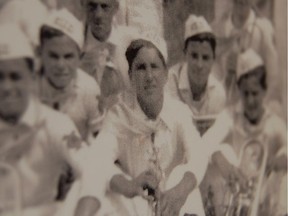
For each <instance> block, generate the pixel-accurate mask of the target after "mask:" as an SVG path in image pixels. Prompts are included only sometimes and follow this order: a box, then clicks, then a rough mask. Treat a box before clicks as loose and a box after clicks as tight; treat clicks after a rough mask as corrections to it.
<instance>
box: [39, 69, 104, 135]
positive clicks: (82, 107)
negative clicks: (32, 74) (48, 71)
mask: <svg viewBox="0 0 288 216" xmlns="http://www.w3.org/2000/svg"><path fill="white" fill-rule="evenodd" d="M38 85H39V94H40V97H41V100H42V102H43V103H45V104H47V105H49V106H50V107H52V108H54V109H56V110H59V111H61V112H63V113H65V114H67V115H68V116H69V117H70V118H71V119H72V120H73V121H74V123H75V125H76V126H77V128H78V130H79V132H80V134H81V135H82V137H83V138H84V139H85V140H86V139H87V138H88V137H89V135H90V134H91V133H94V132H97V131H98V130H99V129H100V125H101V119H102V116H101V114H100V112H99V108H98V97H99V95H100V89H99V85H98V84H97V83H96V82H95V80H94V79H93V78H92V77H90V76H89V75H88V74H86V73H85V72H83V71H82V70H80V69H78V70H77V72H76V77H75V79H74V80H73V81H72V82H71V83H70V85H69V86H68V87H67V88H65V89H63V90H57V89H55V88H54V87H52V85H51V84H50V83H49V81H48V80H47V78H46V77H45V76H43V77H40V79H39V83H38Z"/></svg>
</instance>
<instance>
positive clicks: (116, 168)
mask: <svg viewBox="0 0 288 216" xmlns="http://www.w3.org/2000/svg"><path fill="white" fill-rule="evenodd" d="M161 51H162V49H161ZM161 51H160V50H159V49H158V48H157V47H156V46H155V45H154V44H153V43H151V42H150V41H147V40H141V39H139V40H135V41H133V42H132V43H131V44H130V46H129V47H128V49H127V51H126V58H127V61H128V64H129V76H130V79H131V85H132V86H133V91H132V92H129V93H127V94H125V96H123V98H122V100H121V102H119V103H118V104H117V105H116V106H114V107H113V108H111V109H110V111H109V113H108V115H107V118H106V119H105V123H104V128H103V130H102V131H101V132H100V134H99V136H98V137H97V139H96V141H95V143H94V144H93V145H92V148H93V149H94V150H93V152H94V153H93V155H94V160H95V161H94V162H93V164H94V165H93V166H94V169H95V176H96V173H99V174H98V175H97V176H98V177H99V176H100V178H101V179H99V178H98V184H95V187H94V192H95V194H97V197H101V198H100V200H101V204H102V205H101V208H100V212H101V213H100V212H99V215H104V214H105V213H106V214H108V213H109V215H123V216H124V215H125V216H128V215H131V216H132V215H133V216H134V215H143V214H145V215H154V214H155V213H156V212H157V213H156V214H157V215H165V216H169V215H184V214H185V213H188V215H189V214H198V215H204V212H203V208H202V203H201V198H200V194H199V192H198V189H197V184H198V183H199V182H200V181H201V179H202V177H203V175H204V172H205V168H206V164H207V157H206V156H205V153H204V152H203V151H201V148H202V147H201V144H200V142H201V140H200V137H199V134H198V133H197V131H196V129H195V127H194V126H193V124H192V121H191V120H190V118H189V116H190V115H191V114H190V111H189V109H188V108H187V107H186V105H184V104H183V103H181V102H179V101H177V100H175V99H172V98H171V97H170V96H168V95H166V94H165V93H164V85H165V83H166V80H167V75H168V74H167V68H166V63H165V60H164V57H163V55H162V54H161ZM175 110H178V111H179V112H177V113H175ZM91 152H92V151H91ZM100 158H101V160H100ZM98 160H99V161H98ZM97 161H98V162H97ZM103 164H105V169H103ZM196 164H197V165H196ZM93 181H94V180H93V179H91V182H93ZM155 200H156V203H155ZM155 205H156V206H155ZM92 206H93V205H92Z"/></svg>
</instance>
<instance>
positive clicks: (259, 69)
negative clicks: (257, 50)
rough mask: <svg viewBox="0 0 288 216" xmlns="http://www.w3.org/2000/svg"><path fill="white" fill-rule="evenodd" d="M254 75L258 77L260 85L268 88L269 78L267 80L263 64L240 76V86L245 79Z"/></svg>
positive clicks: (238, 82)
mask: <svg viewBox="0 0 288 216" xmlns="http://www.w3.org/2000/svg"><path fill="white" fill-rule="evenodd" d="M252 76H256V77H258V80H259V84H260V86H261V87H262V88H263V89H264V90H267V80H266V69H265V67H264V66H263V65H261V66H259V67H256V68H255V69H252V70H251V71H250V72H249V73H247V74H244V75H242V76H240V78H239V80H238V81H237V85H238V87H239V86H240V85H241V83H242V81H243V80H246V79H248V78H250V77H252Z"/></svg>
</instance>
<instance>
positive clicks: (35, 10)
mask: <svg viewBox="0 0 288 216" xmlns="http://www.w3.org/2000/svg"><path fill="white" fill-rule="evenodd" d="M47 13H48V11H47V8H46V7H45V5H44V4H43V3H42V2H41V1H40V0H8V1H7V2H6V3H5V5H4V6H3V7H2V8H0V23H7V22H8V23H11V22H13V23H16V24H19V26H20V27H21V28H22V29H23V31H24V32H25V33H26V34H27V36H28V38H29V40H30V41H31V42H32V44H33V45H39V30H40V27H41V25H42V24H43V22H44V21H45V19H46V16H47Z"/></svg>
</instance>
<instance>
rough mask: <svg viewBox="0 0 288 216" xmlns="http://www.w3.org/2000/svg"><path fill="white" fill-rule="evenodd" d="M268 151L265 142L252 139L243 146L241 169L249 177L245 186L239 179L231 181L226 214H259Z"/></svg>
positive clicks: (242, 215)
mask: <svg viewBox="0 0 288 216" xmlns="http://www.w3.org/2000/svg"><path fill="white" fill-rule="evenodd" d="M267 155H268V151H267V148H266V146H265V144H263V143H260V142H258V141H255V140H252V141H250V142H248V143H247V144H246V145H244V146H243V148H242V149H241V154H240V159H241V160H240V165H239V169H240V171H241V172H242V173H243V174H244V176H245V177H246V178H247V184H246V186H245V188H243V187H242V188H241V186H240V183H239V182H238V181H237V179H233V180H231V181H230V187H231V191H232V193H231V196H230V199H229V204H228V209H227V212H226V214H225V216H257V215H258V208H259V199H260V193H261V188H262V184H263V180H264V177H265V170H266V164H267Z"/></svg>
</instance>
